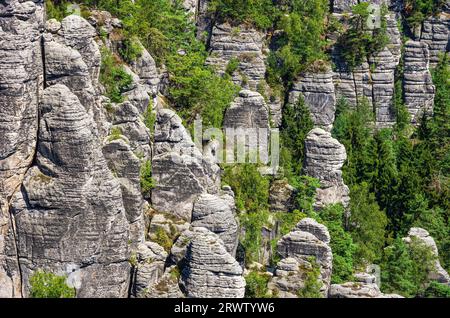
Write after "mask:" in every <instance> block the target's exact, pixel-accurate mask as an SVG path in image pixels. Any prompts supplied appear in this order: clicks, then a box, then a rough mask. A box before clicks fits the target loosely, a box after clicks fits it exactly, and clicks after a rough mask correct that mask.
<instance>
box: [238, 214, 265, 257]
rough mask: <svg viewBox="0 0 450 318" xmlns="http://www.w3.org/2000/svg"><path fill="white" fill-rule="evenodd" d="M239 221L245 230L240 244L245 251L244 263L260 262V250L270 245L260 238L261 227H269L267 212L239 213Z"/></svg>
mask: <svg viewBox="0 0 450 318" xmlns="http://www.w3.org/2000/svg"><path fill="white" fill-rule="evenodd" d="M239 221H240V224H241V226H242V227H243V228H244V229H245V234H244V237H243V238H241V244H242V246H243V247H244V249H245V260H246V263H247V264H250V263H252V262H261V261H262V257H261V248H262V246H264V245H265V244H270V242H266V241H264V239H263V237H262V229H263V227H266V226H268V225H269V224H268V223H269V211H267V210H261V211H255V212H247V213H241V214H240V215H239Z"/></svg>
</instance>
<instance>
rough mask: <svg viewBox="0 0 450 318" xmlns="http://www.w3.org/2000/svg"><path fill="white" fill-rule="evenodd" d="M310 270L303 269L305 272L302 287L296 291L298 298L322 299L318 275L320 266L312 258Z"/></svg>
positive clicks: (319, 275)
mask: <svg viewBox="0 0 450 318" xmlns="http://www.w3.org/2000/svg"><path fill="white" fill-rule="evenodd" d="M309 262H310V263H311V266H312V268H309V269H304V270H305V271H306V275H305V279H304V284H305V285H304V287H303V288H301V289H300V290H298V292H297V296H298V298H323V294H322V293H321V292H320V289H321V288H322V280H321V274H320V266H319V264H317V262H316V260H315V259H314V258H312V259H310V261H309Z"/></svg>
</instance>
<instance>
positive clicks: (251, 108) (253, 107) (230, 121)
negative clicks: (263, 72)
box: [223, 90, 269, 128]
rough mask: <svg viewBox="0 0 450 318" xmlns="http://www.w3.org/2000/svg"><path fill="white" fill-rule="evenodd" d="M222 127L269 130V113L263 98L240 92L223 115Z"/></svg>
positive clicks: (248, 92) (255, 93) (258, 95)
mask: <svg viewBox="0 0 450 318" xmlns="http://www.w3.org/2000/svg"><path fill="white" fill-rule="evenodd" d="M223 125H224V127H230V128H269V111H268V108H267V105H266V102H265V101H264V97H262V96H261V94H259V93H257V92H253V91H250V90H242V91H241V92H240V93H239V96H238V97H237V98H236V99H235V100H234V101H233V103H231V105H230V107H229V108H228V109H227V111H226V113H225V117H224V120H223Z"/></svg>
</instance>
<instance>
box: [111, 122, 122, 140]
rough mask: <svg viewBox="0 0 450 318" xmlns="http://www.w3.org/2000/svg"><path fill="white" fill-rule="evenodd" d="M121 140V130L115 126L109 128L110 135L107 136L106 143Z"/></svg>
mask: <svg viewBox="0 0 450 318" xmlns="http://www.w3.org/2000/svg"><path fill="white" fill-rule="evenodd" d="M121 138H122V129H121V128H120V127H117V126H113V127H112V128H111V133H110V134H109V137H108V141H110V142H111V141H114V140H118V139H121Z"/></svg>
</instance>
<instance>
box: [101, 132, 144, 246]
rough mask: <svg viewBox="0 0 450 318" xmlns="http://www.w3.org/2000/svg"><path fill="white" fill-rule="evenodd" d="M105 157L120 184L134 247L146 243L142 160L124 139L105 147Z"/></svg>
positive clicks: (130, 239)
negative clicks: (141, 177) (141, 179)
mask: <svg viewBox="0 0 450 318" xmlns="http://www.w3.org/2000/svg"><path fill="white" fill-rule="evenodd" d="M102 150H103V155H104V156H105V159H106V160H107V164H108V168H109V170H111V171H112V172H113V173H114V174H115V177H116V178H117V179H118V181H119V183H120V188H121V190H122V197H123V205H124V208H125V212H126V216H127V220H128V223H129V224H130V238H129V241H130V242H131V243H132V245H133V246H132V247H135V245H136V244H137V243H141V242H143V241H144V217H143V214H142V211H143V208H144V207H143V205H144V201H143V200H142V194H141V185H140V160H139V158H138V157H136V155H135V154H134V153H133V151H132V150H131V149H130V146H129V145H128V144H127V143H126V142H125V141H124V140H122V139H119V140H113V141H111V142H109V143H107V144H106V145H105V146H103V149H102Z"/></svg>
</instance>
